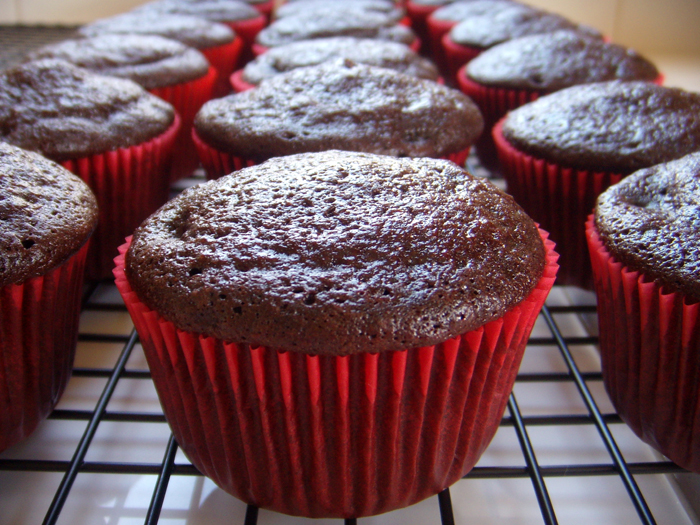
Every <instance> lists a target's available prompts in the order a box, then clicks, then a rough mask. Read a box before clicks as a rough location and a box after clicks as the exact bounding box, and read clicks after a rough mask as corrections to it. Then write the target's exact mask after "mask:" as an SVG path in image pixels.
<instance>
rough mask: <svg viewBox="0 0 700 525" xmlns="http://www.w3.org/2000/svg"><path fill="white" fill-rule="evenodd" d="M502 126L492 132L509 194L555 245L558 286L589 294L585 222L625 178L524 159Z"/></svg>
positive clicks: (591, 284) (500, 124) (590, 285)
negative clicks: (605, 194) (602, 197)
mask: <svg viewBox="0 0 700 525" xmlns="http://www.w3.org/2000/svg"><path fill="white" fill-rule="evenodd" d="M504 120H505V117H504V119H501V120H500V121H499V122H498V123H497V124H496V125H495V126H494V128H493V138H494V142H495V144H496V150H497V152H498V158H499V161H500V165H501V170H502V173H503V177H504V178H505V180H506V182H507V186H508V187H507V191H508V193H510V194H511V195H512V196H513V197H514V198H515V200H516V202H517V203H518V204H520V206H522V207H523V209H524V210H525V212H526V213H527V214H528V215H530V217H532V218H533V219H534V220H535V221H536V222H538V223H539V224H540V225H541V226H542V228H544V229H545V230H547V231H548V232H549V233H550V236H551V238H552V240H553V241H554V242H556V243H557V251H558V252H559V254H560V258H559V264H560V266H561V269H560V271H559V275H558V277H557V279H558V280H557V283H558V284H562V285H572V286H578V287H580V288H584V289H587V290H592V289H593V275H592V272H591V265H590V259H589V257H588V248H587V244H586V235H585V224H586V219H587V217H588V215H589V214H590V213H591V211H592V210H593V208H594V207H595V203H596V199H597V198H598V195H600V194H601V193H602V192H603V191H605V190H606V189H607V188H608V187H610V186H612V185H613V184H616V183H617V182H619V181H620V180H621V179H622V178H623V175H622V174H619V173H609V172H593V171H588V170H575V169H571V168H566V167H563V166H559V165H557V164H553V163H550V162H547V161H545V160H543V159H539V158H535V157H532V156H530V155H527V154H526V153H523V152H522V151H519V150H518V149H516V148H514V147H513V146H512V145H511V144H510V143H509V142H508V141H507V140H506V139H505V138H504V137H503V133H502V128H503V122H504Z"/></svg>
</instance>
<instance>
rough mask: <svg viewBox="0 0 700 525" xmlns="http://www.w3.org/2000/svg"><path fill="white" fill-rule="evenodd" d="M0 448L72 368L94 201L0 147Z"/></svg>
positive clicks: (33, 419) (41, 162)
mask: <svg viewBox="0 0 700 525" xmlns="http://www.w3.org/2000/svg"><path fill="white" fill-rule="evenodd" d="M0 173H2V177H0V195H2V198H1V199H0V216H1V217H2V222H1V226H0V247H2V249H0V309H1V311H2V315H1V316H0V330H2V359H1V360H0V392H2V394H0V451H2V450H5V449H6V448H8V447H10V446H12V445H13V444H15V443H17V442H18V441H20V440H21V439H23V438H25V437H27V436H28V435H29V434H30V433H31V432H33V431H34V429H35V428H36V427H37V425H38V424H39V423H40V422H41V421H42V420H43V419H44V418H45V417H46V416H47V415H48V414H49V413H50V412H51V410H53V408H54V406H55V405H56V403H57V402H58V400H59V398H60V397H61V394H62V393H63V391H64V389H65V387H66V384H67V383H68V379H69V378H70V374H71V371H72V368H73V357H74V355H75V345H76V341H77V338H78V317H79V315H80V299H81V292H82V287H83V271H84V268H85V256H86V253H87V242H88V239H89V238H90V235H91V234H92V231H93V230H94V228H95V226H96V224H97V203H96V201H95V196H94V195H93V194H92V192H91V191H90V189H89V188H88V187H87V185H86V184H85V183H84V182H83V181H81V180H80V179H79V178H78V177H76V176H75V175H73V174H72V173H70V172H69V171H68V170H66V169H64V168H62V167H61V166H59V165H58V164H56V163H54V162H52V161H50V160H47V159H45V158H44V157H42V156H40V155H38V154H36V153H31V152H27V151H23V150H22V149H20V148H17V147H15V146H11V145H9V144H6V143H2V142H0Z"/></svg>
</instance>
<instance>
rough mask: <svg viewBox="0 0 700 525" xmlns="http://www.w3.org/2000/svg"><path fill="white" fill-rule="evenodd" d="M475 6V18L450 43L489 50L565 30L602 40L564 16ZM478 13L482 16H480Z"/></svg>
mask: <svg viewBox="0 0 700 525" xmlns="http://www.w3.org/2000/svg"><path fill="white" fill-rule="evenodd" d="M490 3H493V0H491V2H485V4H486V5H485V7H486V8H482V6H484V2H474V3H473V4H468V5H471V6H472V7H473V10H474V11H475V12H474V14H470V15H466V16H465V17H464V18H463V19H462V20H461V21H460V22H459V23H458V24H457V25H456V26H454V27H453V28H452V29H451V30H450V39H451V40H452V41H453V42H455V43H457V44H460V45H463V46H469V47H477V48H482V49H486V48H489V47H493V46H495V45H496V44H500V43H501V42H506V41H507V40H512V39H514V38H519V37H521V36H526V35H538V34H543V33H551V32H552V31H558V30H561V29H568V30H571V31H578V32H581V33H582V34H585V35H586V36H588V37H590V38H602V36H601V34H600V33H599V32H598V31H596V30H595V29H593V28H591V27H588V26H582V25H579V24H576V23H574V22H572V21H570V20H568V19H567V18H564V17H563V16H560V15H557V14H554V13H548V12H546V11H542V10H540V9H535V8H534V7H530V6H527V5H523V4H516V3H512V4H509V3H500V2H499V3H496V4H494V6H493V7H492V8H491V9H488V4H490ZM477 11H478V12H477Z"/></svg>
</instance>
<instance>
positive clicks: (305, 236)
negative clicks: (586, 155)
mask: <svg viewBox="0 0 700 525" xmlns="http://www.w3.org/2000/svg"><path fill="white" fill-rule="evenodd" d="M543 267H544V248H543V244H542V241H541V238H540V235H539V232H538V230H537V227H536V225H535V224H534V222H533V221H532V220H531V219H529V218H528V217H527V216H526V215H525V213H524V212H523V211H522V210H521V209H520V207H519V206H517V205H516V204H515V203H514V201H513V200H512V198H511V197H510V196H507V195H505V194H504V193H502V192H500V191H499V190H498V189H496V188H495V187H494V186H492V185H491V184H490V183H488V182H486V181H484V180H482V179H477V178H474V177H472V176H471V175H470V174H468V173H467V172H465V171H464V170H462V169H461V168H459V167H458V166H457V165H455V164H453V163H451V162H449V161H441V160H435V159H396V158H392V157H385V156H378V155H368V154H362V153H352V152H341V151H328V152H323V153H317V154H304V155H294V156H289V157H279V158H275V159H271V160H270V161H268V162H266V163H264V164H262V165H258V166H253V167H251V168H246V169H244V170H241V171H238V172H236V174H235V175H232V176H228V177H223V178H222V179H219V180H217V181H212V182H209V183H207V184H204V185H201V186H198V187H196V188H192V189H190V190H188V191H186V192H184V193H183V194H182V195H181V196H180V197H178V198H176V199H174V200H172V201H170V202H169V203H168V204H166V205H165V206H164V207H163V208H162V209H161V210H160V211H159V212H158V213H156V214H154V215H153V216H151V217H150V218H149V219H148V220H146V221H145V222H144V223H143V224H142V225H141V227H139V229H137V231H136V232H135V235H134V238H133V242H132V245H131V248H130V250H129V251H128V253H127V259H126V275H127V278H128V280H129V283H130V284H131V286H132V287H133V289H134V291H135V292H136V293H137V295H138V297H139V298H140V299H141V300H142V301H143V302H144V303H146V304H147V305H148V306H149V307H150V308H152V309H155V310H156V311H157V312H158V313H159V314H160V315H162V316H163V317H164V318H165V319H167V320H169V321H171V322H172V323H174V324H175V325H176V326H177V327H178V328H181V329H183V330H186V331H191V332H196V333H202V334H206V335H212V336H215V337H217V338H220V339H223V340H227V341H233V342H239V343H249V344H251V345H264V346H268V347H271V348H280V349H283V350H291V351H294V350H300V351H304V352H306V353H318V354H335V355H343V354H349V353H356V352H361V351H370V352H377V351H384V350H398V349H403V348H412V347H419V346H425V345H431V344H436V343H438V342H441V341H445V340H447V339H449V338H451V337H454V336H456V335H458V334H461V333H464V332H467V331H470V330H472V329H475V328H478V327H479V326H481V325H483V324H484V323H486V322H488V321H489V320H492V319H495V318H498V317H500V316H502V315H503V314H504V312H505V311H507V310H508V309H509V308H510V307H512V306H514V305H516V304H518V303H519V302H520V301H522V300H523V299H524V298H525V297H527V295H528V294H529V293H530V291H531V290H532V289H533V288H534V286H535V285H536V284H537V282H538V280H539V278H540V276H541V275H542V272H543Z"/></svg>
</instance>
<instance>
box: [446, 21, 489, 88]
mask: <svg viewBox="0 0 700 525" xmlns="http://www.w3.org/2000/svg"><path fill="white" fill-rule="evenodd" d="M440 45H441V47H442V53H443V56H444V57H445V76H447V78H449V79H450V80H452V81H455V80H456V79H457V72H458V71H459V69H460V68H462V67H464V66H465V65H466V64H468V63H469V62H470V61H471V60H473V59H474V58H476V57H478V56H479V55H480V54H481V53H482V52H483V51H484V49H483V48H481V47H473V46H465V45H462V44H458V43H457V42H455V41H454V40H452V38H450V34H449V33H447V34H445V35H443V37H442V39H441V40H440Z"/></svg>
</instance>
